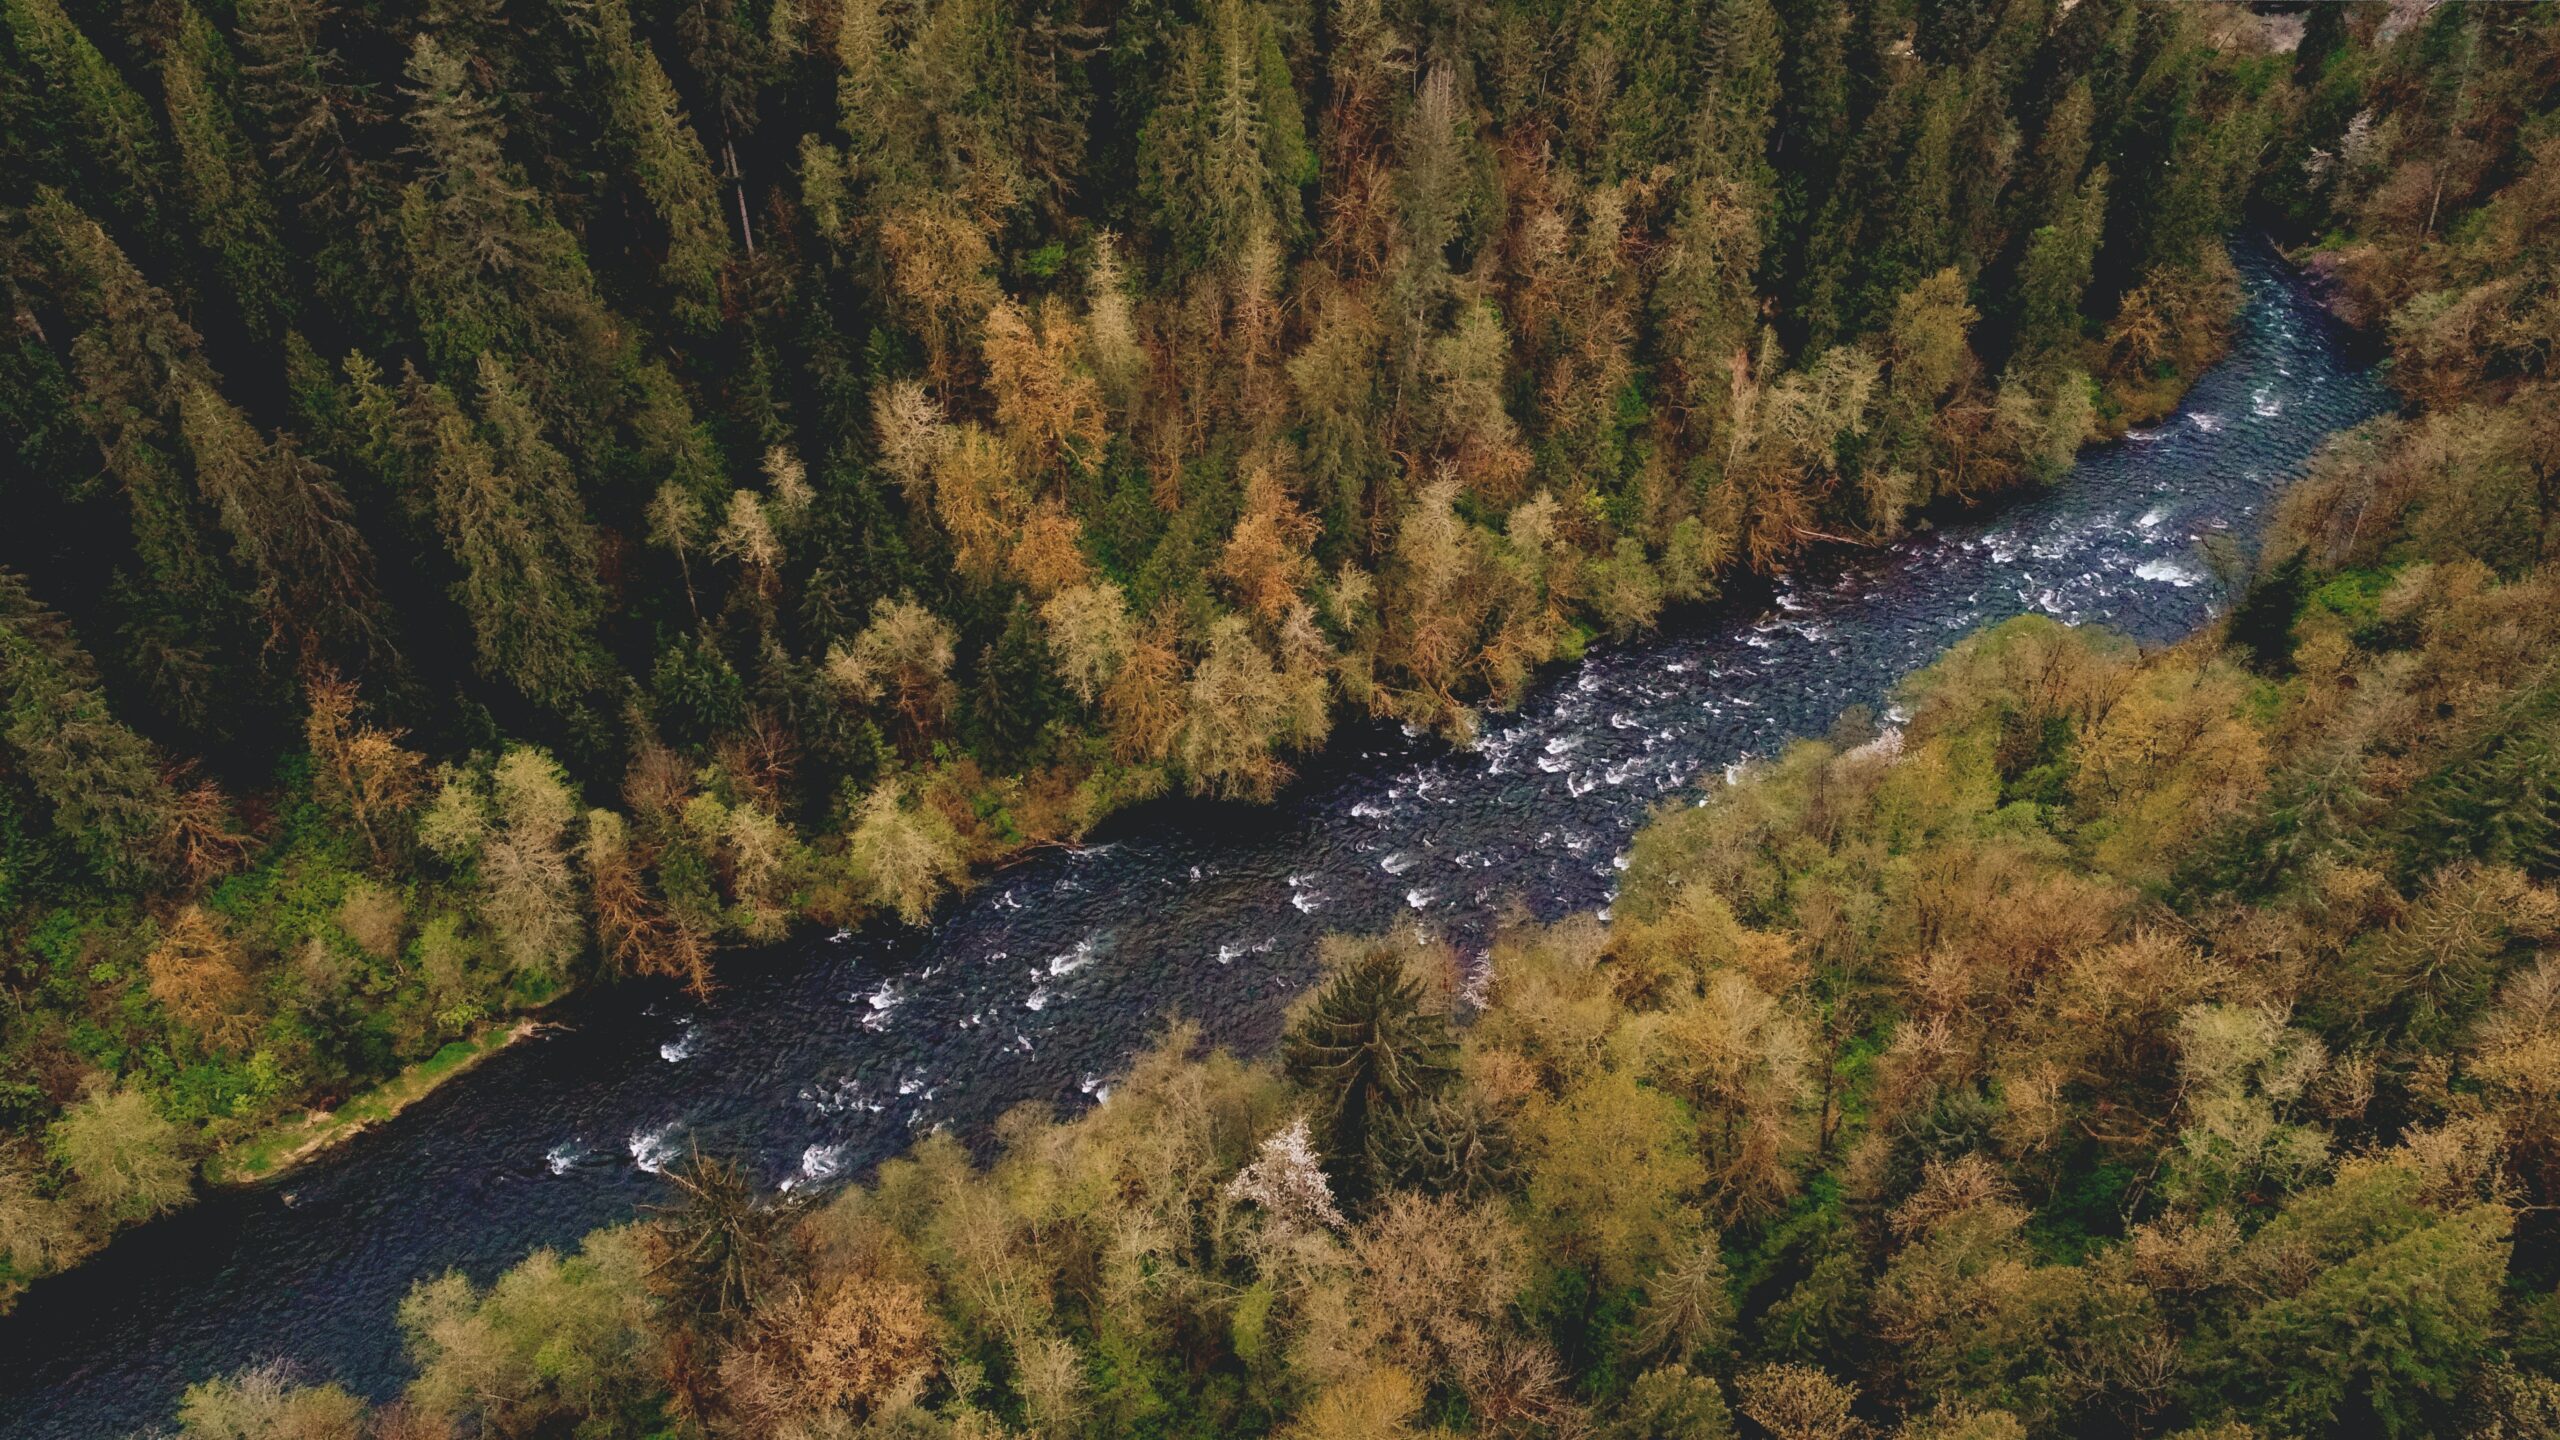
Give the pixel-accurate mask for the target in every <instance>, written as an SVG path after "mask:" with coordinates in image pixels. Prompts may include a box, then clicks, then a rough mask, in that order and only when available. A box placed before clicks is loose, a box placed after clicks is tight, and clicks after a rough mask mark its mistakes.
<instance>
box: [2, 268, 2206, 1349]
mask: <svg viewBox="0 0 2560 1440" xmlns="http://www.w3.org/2000/svg"><path fill="white" fill-rule="evenodd" d="M2235 283H2236V282H2235ZM2229 338H2230V337H2229V334H2228V327H2225V328H2224V333H2223V334H2222V336H2221V342H2222V343H2221V344H2220V345H2219V346H2218V348H2216V349H2214V350H2213V351H2211V352H2210V353H2209V354H2206V355H2204V356H2203V357H2201V358H2200V359H2198V360H2197V361H2196V362H2195V363H2193V364H2190V365H2188V366H2186V367H2183V368H2180V369H2178V370H2176V371H2174V372H2172V373H2169V374H2166V375H2162V376H2158V377H2155V378H2153V379H2151V380H2149V381H2146V382H2142V383H2135V382H2131V381H2122V380H2118V381H2110V382H2108V383H2107V384H2106V385H2105V386H2104V387H2102V388H2103V396H2102V399H2103V402H2104V403H2102V404H2101V405H2100V406H2099V408H2098V412H2097V414H2098V419H2097V422H2096V425H2097V428H2096V430H2095V431H2094V432H2093V434H2092V435H2091V437H2090V438H2089V439H2088V440H2087V441H2086V442H2085V443H2084V445H2083V447H2082V453H2083V454H2086V453H2087V452H2088V451H2090V450H2093V449H2095V448H2098V447H2101V446H2105V445H2109V444H2113V443H2115V442H2117V441H2119V440H2120V439H2121V438H2122V437H2123V436H2124V434H2125V433H2126V432H2127V431H2128V430H2132V429H2136V428H2138V427H2140V426H2143V425H2146V424H2149V423H2151V422H2152V421H2155V420H2157V419H2159V418H2160V417H2161V416H2163V415H2166V414H2169V413H2172V412H2174V410H2175V409H2176V407H2177V405H2178V404H2179V403H2180V402H2182V401H2183V399H2184V398H2185V396H2186V394H2187V393H2188V391H2189V390H2190V389H2191V388H2192V387H2193V385H2194V384H2195V382H2196V380H2197V379H2198V378H2199V377H2200V376H2201V375H2202V374H2204V373H2205V372H2206V371H2207V370H2209V369H2210V368H2211V366H2212V365H2215V364H2218V363H2220V362H2221V360H2222V359H2223V358H2224V356H2225V355H2227V354H2228V352H2229ZM2097 358H2099V357H2098V356H2096V355H2095V353H2094V352H2093V354H2092V356H2091V359H2092V360H2093V361H2094V360H2095V359H2097ZM2016 493H2017V491H2016V489H2015V487H2012V488H2010V489H2004V490H2000V491H1993V492H1990V493H1988V494H1985V495H1981V496H1978V497H1973V498H1971V499H1968V500H1960V501H1953V502H1949V503H1942V504H1938V505H1932V506H1930V507H1927V508H1926V509H1925V510H1922V511H1919V512H1915V513H1914V514H1913V515H1912V516H1911V517H1910V518H1911V523H1912V524H1913V526H1914V527H1915V528H1927V527H1931V526H1934V525H1938V524H1943V523H1948V522H1950V521H1956V520H1960V519H1961V518H1962V517H1963V516H1964V515H1965V514H1967V513H1968V512H1971V511H1976V510H1980V509H1982V508H1984V507H1997V506H1999V505H2001V504H2003V503H2005V502H2007V501H2009V500H2011V499H2013V498H2014V497H2015V495H2016ZM1853 548H1863V547H1852V546H1850V545H1848V544H1847V542H1841V541H1834V540H1824V541H1818V542H1816V544H1815V546H1814V548H1813V549H1811V550H1809V551H1808V552H1807V555H1806V556H1805V557H1804V562H1805V563H1814V564H1821V563H1826V562H1827V560H1828V559H1829V558H1831V557H1833V556H1834V555H1836V553H1837V552H1839V551H1842V550H1847V549H1853ZM1720 580H1721V583H1722V584H1723V586H1724V587H1725V590H1726V591H1728V592H1730V594H1731V595H1732V598H1733V600H1734V601H1735V602H1737V603H1738V604H1739V605H1741V606H1744V607H1748V606H1751V605H1754V604H1758V603H1764V601H1765V593H1766V591H1767V588H1768V586H1769V583H1770V577H1768V576H1764V575H1760V574H1757V573H1754V572H1750V571H1735V572H1732V573H1729V574H1728V575H1726V576H1723V577H1720ZM1733 608H1734V607H1733V605H1729V604H1726V603H1724V602H1723V601H1712V602H1709V603H1707V604H1704V605H1697V606H1691V607H1689V612H1688V613H1686V614H1684V615H1681V616H1679V617H1676V619H1677V623H1685V624H1698V623H1713V619H1714V617H1715V616H1717V615H1720V614H1724V613H1729V612H1730V611H1731V610H1732V609H1733ZM1579 658H1580V652H1579V650H1578V649H1577V650H1576V651H1575V652H1574V653H1573V654H1572V656H1571V657H1570V658H1568V659H1566V660H1563V661H1559V662H1557V663H1556V665H1555V666H1554V667H1552V670H1561V669H1564V668H1569V667H1570V666H1571V665H1572V664H1573V663H1574V662H1575V661H1577V660H1578V659H1579ZM1552 670H1551V673H1552ZM1337 709H1338V711H1340V712H1341V713H1339V714H1338V715H1337V717H1336V718H1337V723H1341V722H1345V721H1351V720H1353V719H1354V718H1355V717H1354V715H1353V714H1352V712H1350V710H1349V708H1348V707H1347V706H1343V705H1340V704H1339V702H1338V703H1337ZM1008 786H1010V787H1011V788H1014V789H1025V788H1038V787H1036V786H1030V785H1028V784H1027V782H1025V781H1023V780H1021V779H1018V778H1017V779H1012V780H999V781H994V782H989V783H988V785H987V787H986V788H987V793H985V794H968V795H958V796H955V798H954V804H953V805H952V806H950V807H949V808H951V809H952V810H953V811H954V812H955V813H963V812H974V811H980V810H989V809H994V810H1008V807H1006V806H1005V805H1004V804H1003V803H1002V797H1001V794H999V793H998V792H1000V791H1002V790H1004V789H1005V788H1006V787H1008ZM1050 788H1059V787H1054V786H1053V787H1050ZM1142 788H1143V787H1142ZM1116 789H1117V787H1103V789H1102V791H1101V793H1103V794H1106V795H1110V794H1113V792H1114V791H1115V790H1116ZM1146 798H1148V799H1151V798H1153V797H1152V795H1151V794H1150V795H1148V796H1147V797H1146ZM1143 803H1145V799H1138V798H1133V797H1131V796H1127V795H1116V796H1115V798H1112V799H1109V800H1108V801H1107V802H1106V803H1105V805H1104V807H1103V808H1101V809H1100V810H1098V811H1096V812H1095V813H1093V814H1091V815H1090V816H1088V817H1086V818H1085V820H1084V821H1083V823H1081V824H1076V825H1071V826H1070V827H1069V828H1068V830H1067V831H1065V832H1064V833H1063V834H1051V833H1049V830H1050V829H1051V828H1053V827H1051V826H1047V825H1043V826H1041V827H1039V832H1038V833H1035V834H1033V835H1029V836H1019V837H1016V838H1014V839H1013V840H1012V841H1011V842H1010V843H1007V844H1002V845H1000V846H991V845H990V843H989V842H988V841H987V839H986V837H985V836H984V835H983V834H982V835H980V836H978V837H976V838H977V839H978V846H977V849H978V853H977V854H976V855H975V857H974V863H973V869H972V879H971V881H970V882H969V883H970V884H972V885H974V884H975V883H978V882H980V881H983V880H985V879H986V878H988V877H990V876H993V875H996V874H999V873H1001V872H1002V871H1003V870H1004V869H1005V868H1007V867H1009V866H1011V865H1014V864H1017V863H1019V862H1021V861H1022V860H1023V859H1025V858H1026V857H1028V856H1031V855H1033V854H1036V853H1038V852H1039V851H1041V850H1043V849H1046V848H1051V847H1055V846H1059V845H1071V844H1073V843H1075V842H1077V841H1080V840H1081V839H1083V838H1084V836H1085V835H1086V834H1087V833H1089V832H1090V830H1091V829H1092V828H1093V827H1096V826H1102V825H1105V824H1107V823H1108V822H1109V821H1110V820H1112V819H1113V818H1114V817H1116V816H1117V815H1119V814H1121V813H1122V812H1123V811H1125V810H1127V809H1128V808H1130V807H1131V806H1132V805H1133V804H1143ZM1008 813H1009V811H1008ZM964 893H965V892H964ZM803 924H804V926H810V925H811V924H812V922H807V921H805V920H804V922H803ZM822 928H823V929H826V930H832V929H833V928H835V927H834V926H833V925H832V924H828V925H825V926H823V927H822ZM592 983H594V982H593V981H589V982H586V984H592ZM581 988H583V986H582V985H580V984H578V983H565V984H563V985H562V986H561V987H560V988H558V989H556V990H555V991H553V992H552V993H551V994H549V995H548V996H547V997H546V998H545V999H544V1001H543V1002H542V1003H541V1004H540V1005H537V1006H535V1007H532V1008H531V1009H529V1010H519V1011H516V1012H513V1013H512V1014H510V1015H508V1016H504V1017H501V1018H500V1019H498V1020H495V1021H492V1022H489V1023H488V1024H487V1025H485V1026H484V1027H483V1028H481V1029H480V1030H478V1031H476V1032H475V1033H474V1034H472V1035H471V1036H469V1037H466V1038H463V1039H457V1040H454V1041H451V1042H448V1043H447V1044H446V1045H444V1046H442V1047H441V1048H439V1049H438V1050H437V1051H436V1052H435V1053H434V1054H432V1055H430V1056H428V1057H426V1058H424V1059H421V1060H419V1061H415V1062H413V1063H411V1064H409V1065H408V1066H406V1067H404V1068H403V1069H402V1070H400V1071H399V1072H397V1073H396V1074H394V1075H392V1076H390V1077H388V1078H386V1079H383V1080H381V1081H379V1082H376V1083H375V1084H373V1085H370V1086H368V1087H366V1088H364V1089H362V1090H360V1091H358V1092H356V1093H355V1094H353V1095H351V1096H349V1097H348V1098H347V1099H345V1100H344V1101H342V1102H340V1103H339V1104H337V1105H336V1106H334V1107H330V1108H327V1109H316V1110H308V1111H305V1112H303V1113H301V1114H298V1115H294V1116H290V1117H286V1118H281V1119H278V1120H276V1121H274V1122H273V1123H271V1124H268V1125H266V1126H264V1127H262V1128H260V1129H258V1130H256V1131H254V1132H252V1133H250V1134H248V1135H246V1136H243V1137H241V1138H238V1139H236V1140H232V1141H229V1142H227V1143H223V1144H220V1145H218V1146H216V1147H215V1148H214V1149H213V1150H212V1151H211V1152H210V1153H208V1154H206V1155H205V1157H204V1158H203V1160H202V1162H201V1164H200V1167H199V1170H200V1174H201V1177H202V1180H203V1182H204V1183H205V1184H206V1185H207V1186H211V1187H236V1186H243V1185H258V1184H266V1183H270V1182H275V1181H280V1180H282V1179H285V1178H287V1177H289V1176H290V1175H291V1174H292V1173H293V1172H294V1171H295V1170H296V1169H298V1168H299V1167H300V1166H302V1165H304V1164H307V1163H308V1162H310V1161H311V1160H313V1159H315V1158H317V1157H319V1156H322V1155H324V1154H326V1153H328V1152H330V1151H331V1150H333V1149H334V1148H335V1147H337V1146H339V1145H340V1144H343V1143H344V1142H345V1141H347V1140H348V1139H350V1138H352V1137H354V1136H355V1135H358V1134H361V1133H363V1132H364V1131H365V1130H367V1129H368V1128H370V1127H372V1126H374V1125H378V1124H380V1123H382V1122H383V1121H385V1120H388V1119H389V1118H391V1117H392V1116H394V1115H397V1114H398V1113H400V1112H401V1111H402V1110H405V1109H406V1108H408V1107H409V1106H410V1105H413V1104H415V1103H416V1102H417V1101H419V1100H421V1099H423V1098H425V1097H426V1096H427V1095H428V1094H431V1093H432V1092H433V1091H434V1090H435V1089H436V1088H437V1087H438V1086H440V1085H442V1084H444V1083H446V1082H448V1081H450V1080H452V1079H454V1078H456V1077H458V1076H460V1075H462V1074H464V1073H467V1072H468V1071H469V1070H470V1069H472V1068H473V1067H474V1066H476V1065H477V1064H479V1063H480V1062H481V1061H482V1060H485V1059H486V1058H488V1057H489V1056H490V1055H491V1054H494V1053H496V1052H497V1051H498V1050H501V1049H503V1048H505V1047H507V1046H509V1045H512V1044H515V1043H516V1042H517V1041H519V1040H521V1039H524V1038H525V1037H527V1036H529V1035H531V1034H532V1033H534V1031H535V1028H536V1027H535V1025H534V1023H533V1019H532V1018H531V1017H535V1016H539V1015H540V1014H542V1013H545V1012H547V1011H549V1010H552V1009H555V1008H556V1007H558V1006H559V1005H560V1004H561V1002H563V1001H564V1000H566V999H568V998H569V997H570V996H571V995H573V994H575V993H577V992H578V991H579V990H580V989H581ZM19 1283H20V1284H21V1285H23V1283H24V1282H23V1281H21V1282H19ZM14 1298H15V1292H14V1291H13V1290H10V1289H5V1288H0V1314H5V1313H6V1311H7V1309H8V1308H9V1306H10V1305H11V1304H12V1303H13V1301H14Z"/></svg>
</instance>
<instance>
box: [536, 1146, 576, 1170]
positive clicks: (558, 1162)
mask: <svg viewBox="0 0 2560 1440" xmlns="http://www.w3.org/2000/svg"><path fill="white" fill-rule="evenodd" d="M583 1158H584V1155H583V1153H582V1152H581V1151H580V1150H579V1149H578V1142H577V1141H575V1140H563V1141H561V1142H560V1143H559V1144H557V1145H554V1146H552V1147H551V1149H550V1151H549V1153H547V1154H545V1155H544V1156H543V1157H542V1163H543V1164H545V1165H548V1166H550V1167H551V1173H552V1174H554V1175H566V1174H568V1173H569V1172H570V1171H571V1170H574V1169H576V1168H577V1165H578V1161H579V1160H581V1159H583Z"/></svg>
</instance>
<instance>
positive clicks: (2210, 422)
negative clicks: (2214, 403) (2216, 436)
mask: <svg viewBox="0 0 2560 1440" xmlns="http://www.w3.org/2000/svg"><path fill="white" fill-rule="evenodd" d="M2187 423H2188V424H2190V425H2193V426H2194V427H2196V428H2197V429H2199V430H2201V431H2203V432H2204V433H2206V434H2207V435H2211V434H2213V433H2214V432H2216V431H2218V430H2220V429H2221V428H2222V417H2221V416H2219V415H2216V414H2214V413H2212V412H2211V411H2208V410H2199V411H2197V412H2195V413H2194V414H2192V415H2190V416H2188V417H2187Z"/></svg>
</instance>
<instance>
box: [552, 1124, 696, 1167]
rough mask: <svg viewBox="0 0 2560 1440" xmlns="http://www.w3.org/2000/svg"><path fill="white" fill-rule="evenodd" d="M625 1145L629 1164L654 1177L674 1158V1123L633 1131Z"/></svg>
mask: <svg viewBox="0 0 2560 1440" xmlns="http://www.w3.org/2000/svg"><path fill="white" fill-rule="evenodd" d="M627 1143H628V1146H629V1148H630V1151H631V1163H632V1164H634V1165H637V1166H639V1167H640V1168H641V1169H643V1170H646V1171H648V1172H649V1173H650V1174H652V1175H655V1174H657V1173H658V1172H659V1171H661V1170H664V1169H666V1168H667V1166H668V1164H669V1163H670V1162H672V1161H673V1160H674V1159H675V1158H676V1123H675V1122H674V1121H672V1120H670V1121H668V1122H667V1123H666V1124H664V1125H661V1126H659V1127H658V1128H657V1129H655V1130H634V1131H632V1132H631V1138H630V1140H629V1141H628V1142H627ZM554 1173H557V1172H554Z"/></svg>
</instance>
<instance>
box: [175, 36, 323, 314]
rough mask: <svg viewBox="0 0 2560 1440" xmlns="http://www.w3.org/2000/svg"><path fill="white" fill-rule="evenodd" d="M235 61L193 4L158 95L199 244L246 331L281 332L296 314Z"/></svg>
mask: <svg viewBox="0 0 2560 1440" xmlns="http://www.w3.org/2000/svg"><path fill="white" fill-rule="evenodd" d="M233 68H234V67H233V61H232V58H231V55H230V52H229V49H228V47H227V46H226V45H225V44H224V43H223V40H222V37H221V35H220V34H219V33H218V32H216V31H215V30H214V28H213V24H212V22H210V21H208V20H206V19H205V18H204V16H203V15H202V14H201V13H199V12H198V11H197V10H196V9H195V8H194V7H193V6H182V7H181V8H180V11H179V22H178V33H177V34H176V36H175V37H174V38H172V39H171V41H170V42H169V44H168V46H167V48H166V50H165V51H164V53H163V54H162V55H161V58H160V93H161V98H162V100H163V102H164V103H165V104H166V106H167V107H168V115H169V131H170V133H171V134H172V135H173V136H175V137H176V139H177V147H178V166H177V169H178V188H179V193H180V195H181V197H182V198H183V200H184V201H185V204H186V208H187V218H188V221H189V223H190V225H191V228H192V229H193V231H194V233H195V235H196V236H197V243H199V244H200V245H202V246H204V247H205V248H206V249H207V250H209V251H210V252H212V254H213V257H214V264H215V268H216V270H217V271H218V272H219V273H220V275H221V276H222V278H223V280H224V282H225V285H224V291H225V294H226V296H227V298H228V299H229V301H230V303H231V305H232V306H233V307H234V308H235V309H236V310H237V311H238V313H239V315H240V317H241V320H242V322H243V323H244V324H246V325H247V326H248V328H249V330H250V331H251V332H252V333H253V334H256V335H258V336H260V337H262V338H267V339H273V338H276V337H278V336H279V335H281V334H282V332H283V329H284V327H285V325H286V324H287V323H289V322H290V321H291V319H292V317H293V312H294V295H293V288H292V286H291V285H290V283H289V281H288V278H287V275H286V271H287V269H288V262H287V260H286V257H285V249H284V244H283V241H282V238H281V237H280V236H279V234H278V233H277V226H276V211H275V202H274V200H273V199H272V198H271V197H270V195H269V194H268V187H267V178H266V175H265V172H264V171H263V170H262V169H261V168H260V166H259V163H258V158H257V156H256V154H255V153H254V152H253V150H252V148H251V146H250V143H249V137H248V136H247V135H246V134H244V133H243V132H242V130H241V127H240V121H239V117H238V116H236V115H235V114H233V113H232V108H231V105H230V102H229V100H228V98H227V95H226V89H227V87H226V85H225V83H224V82H225V81H226V79H227V78H228V76H229V73H230V72H231V70H232V69H233Z"/></svg>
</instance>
